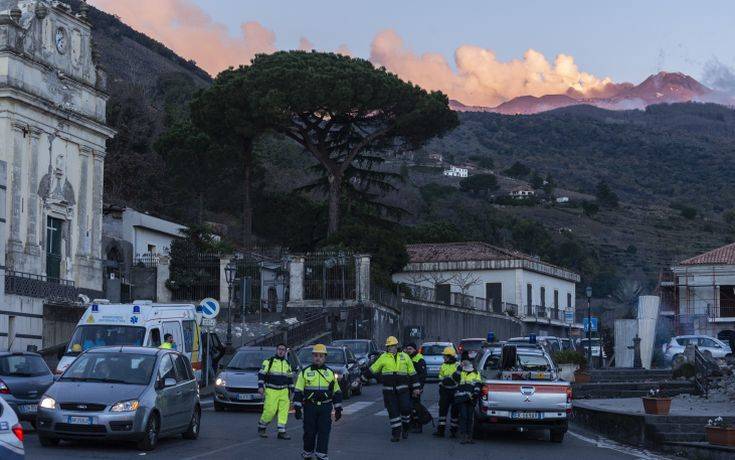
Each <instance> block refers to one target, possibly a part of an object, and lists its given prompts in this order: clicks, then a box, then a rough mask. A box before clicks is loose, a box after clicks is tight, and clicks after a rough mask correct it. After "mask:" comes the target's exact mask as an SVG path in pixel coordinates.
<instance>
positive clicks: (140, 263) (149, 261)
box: [133, 253, 161, 268]
mask: <svg viewBox="0 0 735 460" xmlns="http://www.w3.org/2000/svg"><path fill="white" fill-rule="evenodd" d="M160 258H161V256H160V255H159V254H150V253H149V254H142V255H140V254H139V255H137V256H135V257H134V258H133V266H136V267H147V268H152V267H158V262H159V260H160Z"/></svg>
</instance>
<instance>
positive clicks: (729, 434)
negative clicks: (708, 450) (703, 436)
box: [704, 417, 735, 447]
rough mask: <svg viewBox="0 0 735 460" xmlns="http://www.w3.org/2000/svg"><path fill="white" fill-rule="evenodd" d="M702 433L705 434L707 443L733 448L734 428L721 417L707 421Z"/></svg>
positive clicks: (734, 445) (734, 443) (734, 442)
mask: <svg viewBox="0 0 735 460" xmlns="http://www.w3.org/2000/svg"><path fill="white" fill-rule="evenodd" d="M704 431H705V433H707V442H708V443H710V444H714V445H717V446H730V447H735V427H733V426H732V425H730V424H729V423H727V422H726V421H725V420H723V418H722V417H717V418H716V419H714V420H712V419H709V420H708V421H707V425H706V426H705V427H704Z"/></svg>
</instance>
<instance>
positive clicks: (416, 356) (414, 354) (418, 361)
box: [405, 342, 426, 433]
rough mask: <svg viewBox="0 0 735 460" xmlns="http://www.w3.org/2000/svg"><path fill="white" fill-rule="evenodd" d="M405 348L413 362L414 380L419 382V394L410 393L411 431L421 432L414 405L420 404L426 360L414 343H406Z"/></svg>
mask: <svg viewBox="0 0 735 460" xmlns="http://www.w3.org/2000/svg"><path fill="white" fill-rule="evenodd" d="M405 350H406V353H407V354H408V356H409V357H410V358H411V361H412V362H413V367H414V369H416V380H417V381H418V382H419V394H418V395H415V394H414V395H412V402H413V404H412V407H413V410H412V411H411V424H412V425H413V428H412V430H411V431H412V432H413V433H421V432H422V431H423V424H422V423H421V421H420V420H419V419H418V415H417V411H416V407H417V405H419V404H421V393H423V392H424V385H425V384H426V361H425V360H424V355H422V354H421V353H419V351H418V349H417V348H416V344H415V343H413V342H411V343H409V344H408V345H406V348H405Z"/></svg>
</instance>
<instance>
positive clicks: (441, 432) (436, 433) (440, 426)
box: [434, 425, 444, 438]
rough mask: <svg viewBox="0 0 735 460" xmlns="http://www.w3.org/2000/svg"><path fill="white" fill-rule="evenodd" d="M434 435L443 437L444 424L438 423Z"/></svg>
mask: <svg viewBox="0 0 735 460" xmlns="http://www.w3.org/2000/svg"><path fill="white" fill-rule="evenodd" d="M434 436H436V437H437V438H443V437H444V425H439V426H438V427H437V429H436V431H435V432H434Z"/></svg>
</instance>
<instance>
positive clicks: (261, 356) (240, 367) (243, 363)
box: [227, 350, 275, 371]
mask: <svg viewBox="0 0 735 460" xmlns="http://www.w3.org/2000/svg"><path fill="white" fill-rule="evenodd" d="M274 355H275V353H274V352H273V351H266V350H242V351H238V352H237V353H235V356H233V357H232V359H231V360H230V362H229V363H228V364H227V369H229V370H233V371H252V370H255V371H257V370H260V366H261V365H262V364H263V361H265V360H266V359H268V358H270V357H271V356H274Z"/></svg>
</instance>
